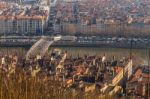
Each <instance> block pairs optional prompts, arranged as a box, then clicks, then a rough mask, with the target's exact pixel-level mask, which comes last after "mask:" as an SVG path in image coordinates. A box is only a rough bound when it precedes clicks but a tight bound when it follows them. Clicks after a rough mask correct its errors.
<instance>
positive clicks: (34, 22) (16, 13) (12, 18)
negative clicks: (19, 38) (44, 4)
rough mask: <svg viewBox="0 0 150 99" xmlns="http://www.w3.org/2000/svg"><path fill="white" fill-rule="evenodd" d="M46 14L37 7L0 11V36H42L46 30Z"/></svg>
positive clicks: (14, 7) (46, 12)
mask: <svg viewBox="0 0 150 99" xmlns="http://www.w3.org/2000/svg"><path fill="white" fill-rule="evenodd" d="M11 6H12V5H11ZM48 12H49V11H47V10H45V9H41V8H39V7H38V6H30V7H28V6H25V7H22V8H19V7H18V6H12V7H10V8H8V7H7V8H5V9H0V34H11V33H22V34H42V33H43V32H44V29H45V28H47V22H48Z"/></svg>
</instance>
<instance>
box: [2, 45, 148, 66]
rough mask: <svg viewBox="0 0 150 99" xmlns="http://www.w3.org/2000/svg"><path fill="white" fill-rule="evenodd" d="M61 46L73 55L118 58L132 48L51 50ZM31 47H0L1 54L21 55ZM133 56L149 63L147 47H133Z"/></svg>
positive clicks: (141, 61)
mask: <svg viewBox="0 0 150 99" xmlns="http://www.w3.org/2000/svg"><path fill="white" fill-rule="evenodd" d="M55 48H59V49H61V50H62V51H67V52H68V54H69V55H72V56H75V57H77V56H83V55H85V54H86V55H104V54H105V55H106V56H109V57H111V56H115V57H116V59H120V58H121V57H129V56H130V49H119V48H97V47H96V48H94V47H52V48H51V47H50V48H49V49H50V52H51V51H52V50H53V49H55ZM28 49H29V48H23V47H0V55H9V54H17V55H18V56H20V57H23V56H25V54H26V52H27V51H28ZM132 56H133V59H134V61H133V62H134V63H138V64H146V65H147V64H148V50H147V49H133V50H132Z"/></svg>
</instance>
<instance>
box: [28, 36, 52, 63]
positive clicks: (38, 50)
mask: <svg viewBox="0 0 150 99" xmlns="http://www.w3.org/2000/svg"><path fill="white" fill-rule="evenodd" d="M53 42H54V40H53V39H52V38H48V37H41V39H40V40H38V41H37V42H36V43H35V44H34V45H33V46H32V47H31V48H30V49H29V51H28V52H27V54H26V59H27V60H28V59H29V58H30V57H32V56H36V55H37V54H40V55H41V56H42V57H43V56H44V55H45V53H46V52H47V51H48V48H49V46H50V45H51V44H53Z"/></svg>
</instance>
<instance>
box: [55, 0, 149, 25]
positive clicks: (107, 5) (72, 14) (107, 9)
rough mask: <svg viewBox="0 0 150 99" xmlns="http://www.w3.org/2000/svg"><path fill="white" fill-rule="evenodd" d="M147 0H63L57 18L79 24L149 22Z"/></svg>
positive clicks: (59, 5)
mask: <svg viewBox="0 0 150 99" xmlns="http://www.w3.org/2000/svg"><path fill="white" fill-rule="evenodd" d="M148 9H150V1H149V0H65V2H64V3H60V4H58V6H57V18H58V20H61V21H65V22H75V23H81V24H85V25H87V24H101V23H104V24H119V23H128V24H131V23H144V24H148V23H150V11H149V10H148Z"/></svg>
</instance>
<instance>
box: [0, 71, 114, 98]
mask: <svg viewBox="0 0 150 99" xmlns="http://www.w3.org/2000/svg"><path fill="white" fill-rule="evenodd" d="M20 72H21V73H20ZM102 97H103V98H102ZM0 99H112V98H111V97H109V96H101V95H100V93H98V92H92V93H84V92H81V91H73V90H72V89H70V88H65V87H63V84H62V82H61V81H58V80H54V79H53V80H52V79H50V77H47V76H43V77H40V76H38V77H34V78H33V77H30V76H29V75H25V74H24V73H23V72H22V71H21V70H19V73H16V74H12V75H11V76H10V77H7V76H6V73H4V72H1V74H0Z"/></svg>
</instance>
